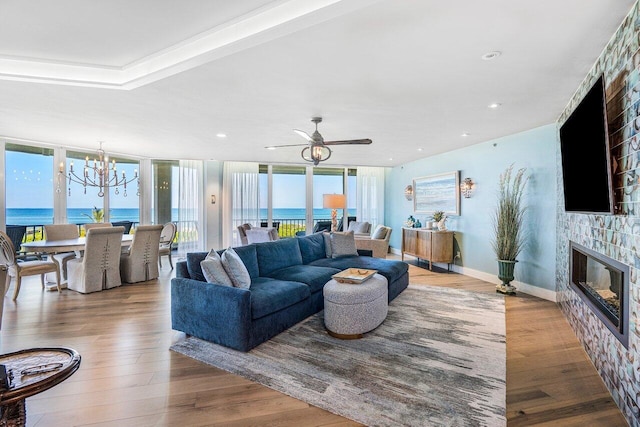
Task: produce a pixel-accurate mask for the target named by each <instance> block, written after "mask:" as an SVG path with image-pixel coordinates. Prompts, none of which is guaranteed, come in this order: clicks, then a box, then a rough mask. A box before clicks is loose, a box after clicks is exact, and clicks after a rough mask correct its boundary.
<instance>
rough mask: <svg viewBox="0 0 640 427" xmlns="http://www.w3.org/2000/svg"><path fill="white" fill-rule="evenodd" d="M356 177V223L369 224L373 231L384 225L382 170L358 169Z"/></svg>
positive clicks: (371, 168) (375, 168)
mask: <svg viewBox="0 0 640 427" xmlns="http://www.w3.org/2000/svg"><path fill="white" fill-rule="evenodd" d="M357 176H358V180H357V182H358V185H357V187H358V193H357V194H358V196H357V202H356V209H357V216H358V221H367V222H369V223H371V229H372V230H373V229H374V228H375V226H376V225H378V224H383V223H384V168H379V167H358V172H357Z"/></svg>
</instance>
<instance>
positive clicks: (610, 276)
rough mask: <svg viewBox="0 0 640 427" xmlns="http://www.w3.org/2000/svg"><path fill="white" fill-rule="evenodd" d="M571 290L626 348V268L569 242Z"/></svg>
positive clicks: (627, 332)
mask: <svg viewBox="0 0 640 427" xmlns="http://www.w3.org/2000/svg"><path fill="white" fill-rule="evenodd" d="M569 282H570V284H571V287H572V288H573V290H574V291H575V292H576V293H577V294H578V295H580V297H581V298H582V300H583V301H585V303H586V304H587V305H588V306H589V307H590V308H591V310H592V311H593V312H594V314H595V315H596V316H597V317H598V318H599V319H600V320H601V321H602V322H603V323H604V324H605V325H606V326H607V328H609V330H610V331H611V332H612V333H613V334H614V335H615V336H616V338H618V340H619V341H620V342H621V343H622V344H623V345H624V346H625V347H627V346H628V343H629V315H628V312H629V310H628V296H627V292H628V288H629V266H627V265H624V264H622V263H621V262H618V261H616V260H614V259H611V258H609V257H607V256H605V255H602V254H600V253H597V252H594V251H592V250H590V249H587V248H585V247H584V246H581V245H579V244H577V243H575V242H571V280H570V281H569Z"/></svg>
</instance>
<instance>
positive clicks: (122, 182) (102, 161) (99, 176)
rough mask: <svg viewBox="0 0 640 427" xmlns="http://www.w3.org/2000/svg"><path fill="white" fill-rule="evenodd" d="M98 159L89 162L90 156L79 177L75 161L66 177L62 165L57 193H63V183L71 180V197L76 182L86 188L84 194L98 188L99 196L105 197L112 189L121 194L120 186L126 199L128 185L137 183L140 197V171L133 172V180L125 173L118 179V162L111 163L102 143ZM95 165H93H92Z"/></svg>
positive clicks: (62, 165)
mask: <svg viewBox="0 0 640 427" xmlns="http://www.w3.org/2000/svg"><path fill="white" fill-rule="evenodd" d="M97 153H98V158H97V159H96V158H94V159H93V162H90V161H89V156H87V157H85V160H84V166H82V167H81V168H80V169H81V173H80V175H78V174H77V173H76V170H74V167H73V161H72V162H71V163H70V164H69V173H68V174H67V176H66V177H65V171H64V163H60V168H59V169H58V188H57V189H56V192H58V193H60V192H62V189H61V188H60V186H61V183H62V181H63V180H64V179H65V178H67V179H68V180H69V190H68V191H69V196H71V183H72V182H75V183H76V184H80V185H82V186H83V188H84V194H87V187H97V188H98V189H99V190H98V196H99V197H104V192H105V190H106V189H108V188H110V187H115V192H114V193H115V194H116V195H118V194H120V186H122V187H123V189H124V194H123V196H124V197H127V184H130V183H131V182H133V181H136V184H137V187H138V189H137V192H136V195H137V196H139V195H140V178H139V177H138V170H137V169H136V170H135V171H134V172H133V178H131V179H127V175H126V173H125V171H122V174H121V175H120V177H118V170H117V167H116V161H115V160H112V161H111V163H109V156H107V155H105V152H104V150H103V149H102V141H100V149H98V151H97ZM91 163H93V164H91Z"/></svg>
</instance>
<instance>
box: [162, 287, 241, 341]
mask: <svg viewBox="0 0 640 427" xmlns="http://www.w3.org/2000/svg"><path fill="white" fill-rule="evenodd" d="M171 327H172V329H174V330H177V331H182V332H184V333H185V334H187V335H193V336H195V337H198V338H201V339H204V340H207V341H211V342H215V343H218V344H222V345H225V346H227V347H232V348H235V349H237V350H241V351H247V350H248V348H249V336H250V332H251V292H250V291H249V290H247V289H240V288H234V287H230V286H222V285H217V284H213V283H207V282H201V281H199V280H193V279H187V278H173V279H171Z"/></svg>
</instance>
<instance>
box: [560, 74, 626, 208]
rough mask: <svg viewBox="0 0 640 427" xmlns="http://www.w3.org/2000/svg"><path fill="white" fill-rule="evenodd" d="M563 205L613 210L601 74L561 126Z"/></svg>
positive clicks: (603, 87)
mask: <svg viewBox="0 0 640 427" xmlns="http://www.w3.org/2000/svg"><path fill="white" fill-rule="evenodd" d="M560 151H561V155H562V180H563V187H564V209H565V211H566V212H582V213H604V214H613V213H614V200H613V187H612V176H611V158H610V151H609V133H608V129H607V109H606V101H605V86H604V78H603V77H602V76H600V78H598V80H597V81H596V82H595V83H594V85H593V86H592V87H591V88H590V89H589V91H588V92H587V94H586V95H585V97H584V98H583V99H582V101H580V103H579V104H578V106H577V107H576V109H575V110H574V111H573V113H571V115H570V116H569V118H568V119H567V121H566V122H564V124H563V125H562V126H561V127H560Z"/></svg>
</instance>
